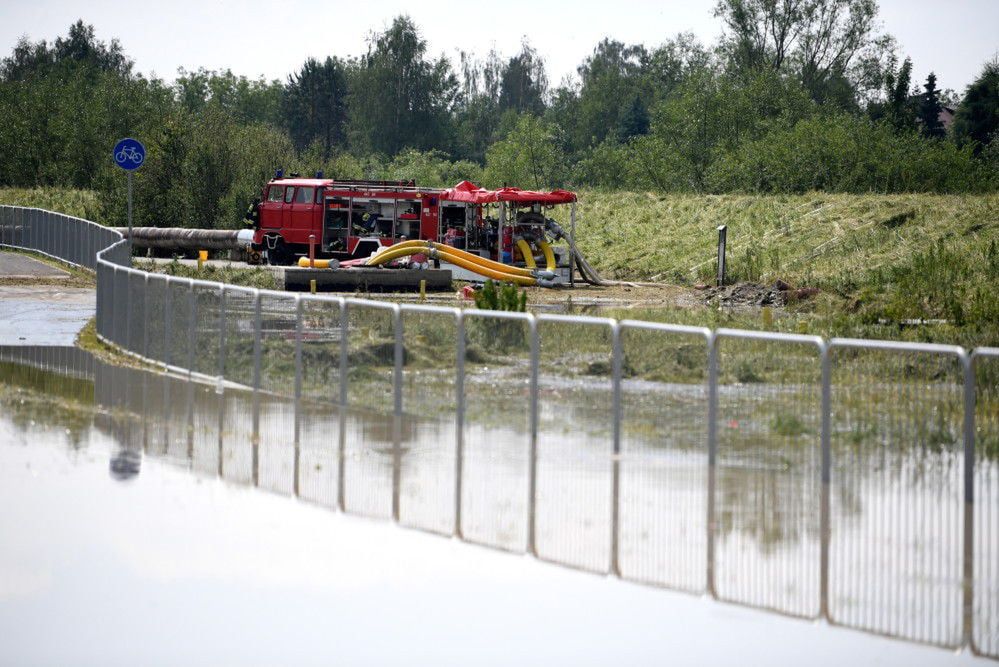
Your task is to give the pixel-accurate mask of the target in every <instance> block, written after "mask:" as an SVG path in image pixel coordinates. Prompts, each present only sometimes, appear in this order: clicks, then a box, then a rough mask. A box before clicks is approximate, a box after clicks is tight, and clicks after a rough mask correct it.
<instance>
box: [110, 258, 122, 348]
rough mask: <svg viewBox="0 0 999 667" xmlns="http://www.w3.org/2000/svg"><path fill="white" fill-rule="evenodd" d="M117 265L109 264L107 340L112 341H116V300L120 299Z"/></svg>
mask: <svg viewBox="0 0 999 667" xmlns="http://www.w3.org/2000/svg"><path fill="white" fill-rule="evenodd" d="M118 291H119V290H118V265H117V264H112V265H111V304H110V305H111V335H110V336H109V340H110V341H111V342H112V343H117V342H118V305H119V304H118V302H119V301H120V300H121V297H120V295H119V294H118Z"/></svg>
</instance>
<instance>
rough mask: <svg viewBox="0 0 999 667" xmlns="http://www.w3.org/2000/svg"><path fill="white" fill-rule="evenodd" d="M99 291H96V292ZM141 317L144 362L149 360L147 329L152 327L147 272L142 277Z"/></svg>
mask: <svg viewBox="0 0 999 667" xmlns="http://www.w3.org/2000/svg"><path fill="white" fill-rule="evenodd" d="M99 291H100V290H99V289H98V292H99ZM142 295H143V296H142V302H143V304H144V305H143V307H142V315H143V319H144V320H145V322H143V325H142V357H143V358H144V359H146V360H148V359H149V328H150V327H151V326H153V322H152V321H151V320H150V318H149V272H148V271H147V272H146V273H145V274H144V275H143V276H142Z"/></svg>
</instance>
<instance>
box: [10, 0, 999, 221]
mask: <svg viewBox="0 0 999 667" xmlns="http://www.w3.org/2000/svg"><path fill="white" fill-rule="evenodd" d="M876 11H877V8H876V4H875V3H874V2H873V0H793V1H792V2H786V3H773V2H770V1H769V0H720V1H719V2H718V5H717V7H716V15H717V16H718V17H719V19H720V20H721V21H722V22H723V23H724V25H725V34H724V37H723V38H722V39H721V40H720V41H719V42H718V43H717V44H714V45H703V44H701V43H699V42H698V41H697V40H696V39H694V38H693V37H692V36H691V35H687V34H681V35H678V36H676V37H673V38H670V39H667V40H665V41H664V42H663V43H662V44H660V45H658V46H656V47H654V48H650V47H646V46H643V45H626V44H622V43H620V42H616V41H613V40H610V39H605V40H604V41H602V42H600V43H599V44H598V45H597V46H596V47H595V48H594V50H593V52H592V54H591V55H590V56H589V57H588V58H586V60H585V61H584V62H583V63H581V64H580V66H579V67H578V69H577V74H578V76H577V77H576V78H575V79H574V80H572V81H566V82H563V83H562V84H560V85H555V86H553V85H552V84H551V83H550V82H549V80H548V76H547V72H546V68H545V63H544V62H543V60H542V58H541V57H540V56H539V54H538V53H537V52H536V51H535V50H534V49H533V48H532V47H531V46H530V44H529V43H527V42H524V43H523V44H522V45H521V47H520V49H519V51H518V52H517V53H516V54H515V55H514V56H512V57H510V58H502V57H500V56H499V55H498V54H497V53H496V52H495V51H493V52H490V53H489V54H487V55H486V56H485V57H478V56H476V55H474V54H461V57H460V59H459V63H458V65H457V66H454V65H452V63H451V61H449V60H448V59H446V58H444V57H443V56H439V57H433V56H432V55H431V54H430V53H429V52H428V45H427V43H426V41H425V40H423V39H422V38H421V36H420V32H419V30H418V28H417V26H415V25H414V24H413V22H412V21H411V20H410V19H408V18H407V17H398V18H396V19H395V20H394V21H393V22H392V24H391V26H390V27H389V28H388V29H386V30H385V31H384V32H382V33H379V34H376V35H374V36H373V38H372V39H371V41H370V43H369V47H368V51H367V53H365V54H364V55H362V56H360V57H358V58H347V59H343V58H336V57H329V58H326V59H324V60H314V59H309V60H307V61H306V62H305V63H304V64H303V65H302V67H301V68H300V69H299V70H298V71H297V72H294V73H292V74H291V75H290V76H289V77H288V78H287V80H285V81H266V80H263V79H256V80H254V79H248V78H246V77H243V76H236V75H234V74H232V73H231V72H229V71H224V72H213V71H205V70H198V71H196V72H187V71H183V70H181V71H180V73H179V76H178V77H177V79H176V80H175V81H174V82H173V83H172V84H168V83H166V82H164V81H162V80H160V79H156V78H150V77H146V76H143V75H142V74H141V73H138V72H136V71H135V69H134V65H133V63H132V62H131V61H130V60H129V59H128V57H127V56H126V55H125V54H124V53H123V52H122V48H121V46H120V44H119V43H118V42H117V41H116V40H112V41H111V42H109V43H105V42H102V41H100V40H98V39H97V38H96V36H95V32H94V29H93V27H92V26H88V25H85V24H84V23H83V22H82V21H80V22H77V23H76V24H74V25H73V26H71V27H70V29H69V33H68V35H67V36H66V37H60V38H58V39H57V40H56V41H55V42H54V43H52V44H48V43H46V42H44V41H42V42H30V41H28V40H26V39H22V40H21V41H20V42H19V43H18V45H17V46H16V47H15V49H14V51H13V53H12V54H11V55H10V56H9V57H7V58H6V59H4V60H3V61H2V63H0V113H2V114H3V118H4V119H5V122H4V123H3V124H0V185H13V186H28V187H30V186H36V185H61V186H71V187H78V188H93V189H97V190H99V191H100V192H101V193H102V201H103V202H104V205H105V207H106V211H105V218H106V219H107V220H108V221H111V222H115V221H118V220H120V211H121V210H122V208H123V207H122V206H120V204H121V201H122V198H123V194H124V193H123V180H124V179H122V178H121V175H120V174H119V173H115V169H114V167H113V166H112V165H111V164H110V157H109V156H110V149H111V146H112V145H113V144H114V141H115V140H116V139H117V138H119V137H122V136H135V137H137V138H140V139H142V140H143V141H144V142H145V143H146V145H147V148H148V149H149V154H148V158H147V162H146V164H145V165H144V166H143V168H142V169H141V170H140V171H139V172H138V173H137V176H136V188H137V190H136V196H137V201H139V202H140V204H141V205H140V206H138V207H137V216H138V220H137V222H138V223H139V224H157V225H180V226H195V227H212V226H231V225H234V224H237V223H238V220H239V218H240V217H241V215H242V211H243V210H245V207H246V205H247V204H248V203H249V202H250V201H251V200H252V198H253V197H254V196H255V195H256V194H257V193H259V190H260V186H261V185H262V184H263V183H264V182H265V181H266V180H267V178H268V177H270V176H271V175H272V174H273V172H274V169H275V168H277V167H282V168H284V169H285V171H286V172H293V171H298V172H302V173H308V174H311V173H313V172H315V171H317V170H322V171H323V172H324V173H325V174H326V175H327V176H334V177H342V178H390V179H394V178H415V179H417V181H418V182H420V183H422V184H426V185H431V186H433V185H450V184H453V183H454V182H456V181H458V180H461V179H463V178H467V179H470V180H474V181H477V182H482V183H485V184H486V185H490V186H498V185H502V184H504V183H507V184H516V185H520V186H522V187H551V186H570V187H571V186H587V187H596V188H621V189H633V190H655V191H672V192H684V191H690V192H709V193H710V192H804V191H809V190H825V191H834V192H872V191H873V192H908V191H916V192H980V191H991V190H995V189H996V188H999V142H996V141H993V139H994V138H995V136H996V132H997V129H999V64H997V63H995V62H993V63H989V64H987V65H986V66H985V68H984V70H983V72H982V73H981V75H980V76H979V78H978V79H977V80H976V81H975V82H974V83H973V84H972V85H971V86H969V88H968V89H967V91H966V92H965V94H964V95H963V97H962V98H961V99H957V96H956V95H955V94H954V93H952V92H950V91H941V90H940V89H938V87H937V82H936V79H935V77H934V76H933V75H931V76H930V77H929V78H928V79H927V81H926V82H925V83H923V84H922V85H918V86H917V85H916V84H915V83H914V82H913V81H912V80H911V70H912V65H911V62H909V61H908V60H907V59H906V60H904V61H903V62H901V63H899V61H898V58H897V57H896V51H897V48H896V46H895V44H894V42H893V40H892V39H891V38H890V37H889V36H887V35H883V34H879V33H878V31H877V21H876ZM944 106H948V107H951V108H954V107H956V118H955V120H954V123H953V125H952V126H951V128H950V129H949V130H947V129H946V128H945V127H944V126H943V125H942V124H941V123H940V122H939V118H940V117H941V110H942V108H943V107H944Z"/></svg>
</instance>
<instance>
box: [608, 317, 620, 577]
mask: <svg viewBox="0 0 999 667" xmlns="http://www.w3.org/2000/svg"><path fill="white" fill-rule="evenodd" d="M610 326H611V392H612V396H613V398H612V410H613V413H614V414H613V417H612V419H613V421H614V423H613V426H612V429H613V461H612V468H611V470H612V477H611V555H610V572H611V574H614V575H617V576H619V577H620V576H621V565H620V560H619V558H618V549H619V540H618V537H619V534H620V527H621V526H620V500H621V495H620V490H621V366H622V356H623V355H622V350H621V324H620V323H619V322H618V321H617V320H614V321H612V322H611V325H610Z"/></svg>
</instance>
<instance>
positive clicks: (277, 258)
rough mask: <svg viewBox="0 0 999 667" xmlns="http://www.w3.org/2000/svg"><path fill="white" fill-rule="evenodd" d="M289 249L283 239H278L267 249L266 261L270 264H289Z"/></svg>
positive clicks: (290, 259) (290, 257) (290, 258)
mask: <svg viewBox="0 0 999 667" xmlns="http://www.w3.org/2000/svg"><path fill="white" fill-rule="evenodd" d="M292 259H293V258H292V256H291V250H289V249H288V244H286V243H285V242H284V241H283V240H281V239H278V240H277V242H275V243H274V247H273V248H272V249H270V250H268V251H267V261H268V262H269V263H270V264H274V265H277V266H287V265H288V264H291V261H292Z"/></svg>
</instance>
